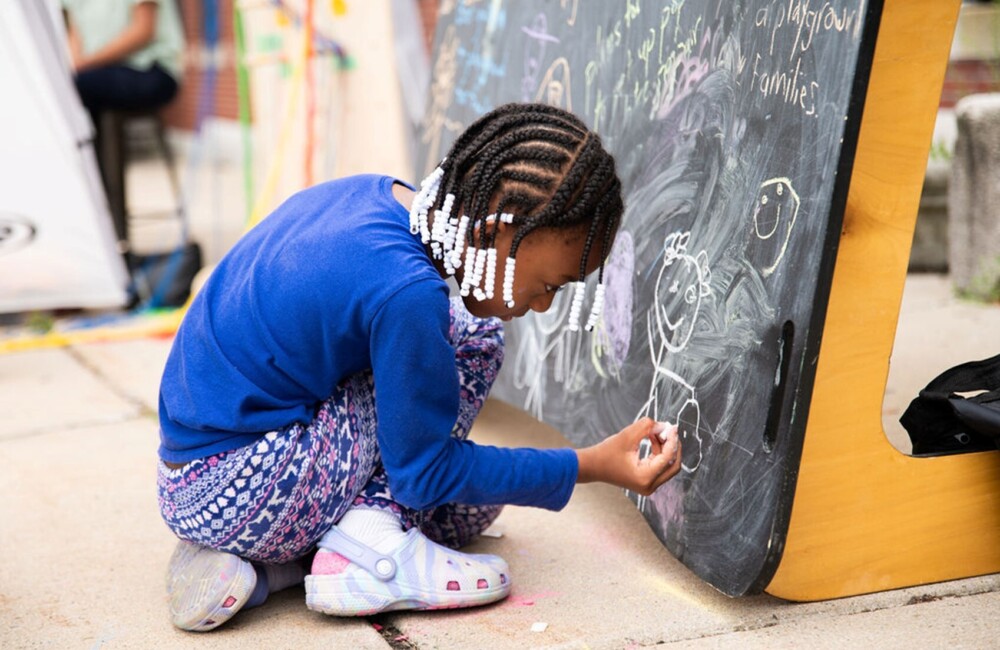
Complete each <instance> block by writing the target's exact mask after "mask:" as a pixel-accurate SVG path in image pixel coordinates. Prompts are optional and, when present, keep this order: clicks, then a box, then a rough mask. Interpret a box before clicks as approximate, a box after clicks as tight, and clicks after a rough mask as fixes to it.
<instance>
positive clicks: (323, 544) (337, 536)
mask: <svg viewBox="0 0 1000 650" xmlns="http://www.w3.org/2000/svg"><path fill="white" fill-rule="evenodd" d="M317 545H318V546H319V547H320V548H322V549H326V550H327V551H333V552H335V553H340V554H341V555H343V556H344V557H346V558H347V559H348V560H350V561H351V562H353V563H355V564H357V565H358V566H360V567H361V568H363V569H364V570H366V571H368V573H370V574H372V575H373V576H375V577H376V578H378V579H379V580H381V581H383V582H388V581H389V580H392V579H393V578H394V577H396V561H395V560H393V559H392V558H391V557H389V556H388V555H382V554H381V553H378V552H376V551H375V550H374V549H372V548H369V547H367V546H365V545H364V544H362V543H361V542H359V541H358V540H356V539H354V538H353V537H351V536H350V535H347V534H345V533H343V532H342V531H341V530H340V529H339V528H337V527H336V526H332V527H331V528H330V530H328V531H327V532H326V534H325V535H323V538H322V539H321V540H319V543H318V544H317Z"/></svg>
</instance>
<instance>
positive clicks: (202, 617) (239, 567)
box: [167, 540, 257, 632]
mask: <svg viewBox="0 0 1000 650" xmlns="http://www.w3.org/2000/svg"><path fill="white" fill-rule="evenodd" d="M255 586H257V572H256V571H255V570H254V567H253V565H252V564H251V563H250V562H248V561H247V560H244V559H243V558H241V557H239V556H236V555H232V554H230V553H223V552H222V551H216V550H215V549H211V548H207V547H205V546H199V545H197V544H192V543H191V542H186V541H183V540H182V541H179V542H178V543H177V548H175V549H174V553H173V555H172V556H171V557H170V563H169V564H168V566H167V597H168V599H169V603H170V622H171V623H173V624H174V626H176V627H179V628H180V629H182V630H190V631H193V632H206V631H208V630H211V629H214V628H216V627H218V626H220V625H222V624H223V623H225V622H226V621H228V620H229V619H230V618H232V617H233V615H234V614H235V613H236V612H238V611H240V610H241V609H242V608H243V606H244V605H246V604H247V601H248V600H249V599H250V596H251V595H252V594H253V591H254V587H255Z"/></svg>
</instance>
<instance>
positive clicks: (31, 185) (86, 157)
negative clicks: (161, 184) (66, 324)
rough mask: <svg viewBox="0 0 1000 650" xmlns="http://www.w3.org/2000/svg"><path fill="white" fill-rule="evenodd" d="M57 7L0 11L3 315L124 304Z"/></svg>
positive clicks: (9, 1) (14, 2)
mask: <svg viewBox="0 0 1000 650" xmlns="http://www.w3.org/2000/svg"><path fill="white" fill-rule="evenodd" d="M65 43H66V38H65V32H64V28H63V24H62V16H61V12H60V9H59V6H58V1H57V0H3V2H0V88H2V89H3V91H2V92H3V99H2V101H0V313H6V312H21V311H31V310H35V309H52V308H64V307H85V308H93V307H117V306H121V305H123V304H124V303H125V300H126V286H127V284H128V273H127V271H126V269H125V265H124V263H123V261H122V258H121V256H120V255H119V254H118V253H117V247H116V245H115V237H114V230H113V227H112V225H111V218H110V216H109V213H108V207H107V201H106V199H105V197H104V193H103V191H102V189H101V183H100V178H99V172H98V169H97V163H96V159H95V156H94V148H93V143H92V139H93V138H92V134H93V128H92V126H91V124H90V119H89V117H88V116H87V113H86V111H85V110H84V108H83V106H82V105H81V104H80V100H79V98H78V97H77V95H76V90H75V88H74V87H73V82H72V75H71V72H70V65H69V60H68V55H67V50H66V46H65Z"/></svg>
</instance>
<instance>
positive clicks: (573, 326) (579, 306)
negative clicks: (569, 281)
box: [566, 282, 587, 332]
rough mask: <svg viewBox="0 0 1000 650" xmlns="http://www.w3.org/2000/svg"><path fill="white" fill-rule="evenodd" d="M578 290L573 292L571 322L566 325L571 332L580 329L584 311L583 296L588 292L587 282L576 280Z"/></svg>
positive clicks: (570, 307)
mask: <svg viewBox="0 0 1000 650" xmlns="http://www.w3.org/2000/svg"><path fill="white" fill-rule="evenodd" d="M574 284H575V285H576V291H575V292H574V293H573V302H572V303H571V304H570V306H569V322H568V323H567V324H566V326H567V327H568V328H569V330H570V331H571V332H579V331H580V312H581V311H583V298H584V296H585V295H586V293H587V283H586V282H574Z"/></svg>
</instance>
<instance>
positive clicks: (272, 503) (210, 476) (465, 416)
mask: <svg viewBox="0 0 1000 650" xmlns="http://www.w3.org/2000/svg"><path fill="white" fill-rule="evenodd" d="M451 342H452V344H453V345H454V346H455V365H456V367H457V369H458V376H459V381H460V384H461V397H460V400H459V401H460V406H459V414H458V421H457V423H456V424H455V429H454V430H453V431H452V435H453V436H455V437H457V438H462V439H464V438H466V437H467V436H468V435H469V429H470V428H471V426H472V422H473V420H474V419H475V418H476V415H478V413H479V410H480V409H481V408H482V406H483V402H484V401H485V399H486V396H487V394H488V393H489V390H490V387H491V386H492V385H493V380H494V379H495V378H496V375H497V372H498V371H499V370H500V364H501V362H502V360H503V329H502V327H501V324H500V321H499V320H497V319H495V318H491V319H479V318H476V317H475V316H472V315H471V314H469V313H468V311H466V310H465V307H464V306H462V303H461V301H460V300H459V299H452V303H451ZM376 424H377V423H376V419H375V396H374V380H373V378H372V373H371V371H365V372H362V373H359V374H357V375H354V376H352V377H349V378H347V379H345V380H344V381H343V382H341V383H340V385H339V386H338V387H337V390H336V391H335V392H334V394H333V395H332V396H331V397H330V399H328V400H327V401H326V402H324V403H323V404H322V406H321V407H320V409H319V410H318V412H317V413H316V417H315V418H314V419H313V421H312V422H310V423H309V424H308V425H301V424H296V425H293V426H291V427H289V428H287V429H283V430H280V431H272V432H270V433H268V434H266V435H264V436H263V437H262V438H261V439H260V440H259V441H257V442H256V443H254V444H251V445H248V446H246V447H242V448H240V449H236V450H233V451H229V452H225V453H221V454H216V455H214V456H209V457H208V458H203V459H199V460H195V461H192V462H190V463H188V464H187V465H185V466H184V467H182V468H180V469H170V468H168V467H167V466H166V465H165V464H164V463H163V462H162V461H161V462H160V465H159V473H158V480H157V488H158V496H159V504H160V513H161V514H162V516H163V519H164V521H166V523H167V526H169V527H170V529H171V530H172V531H173V532H174V533H175V534H176V535H177V536H178V537H180V538H181V539H186V540H189V541H191V542H195V543H197V544H202V545H205V546H210V547H212V548H215V549H218V550H221V551H226V552H229V553H234V554H236V555H239V556H241V557H244V558H247V559H250V560H255V561H259V562H270V563H284V562H289V561H292V560H295V559H298V558H300V557H303V556H305V555H306V554H308V553H309V552H310V551H311V550H312V549H313V548H314V546H315V544H316V542H317V541H318V540H319V539H320V537H322V536H323V534H324V533H325V532H326V531H327V530H329V528H330V526H332V525H333V524H334V523H335V522H336V521H337V520H338V519H340V517H341V516H342V515H343V514H344V512H346V511H347V509H348V508H350V507H351V506H360V507H370V508H380V509H385V510H390V511H392V512H394V513H396V514H397V515H399V517H400V519H401V520H402V522H403V526H404V527H405V528H407V529H409V528H411V527H413V526H420V529H421V530H422V531H423V532H424V534H426V535H427V536H428V537H430V538H431V539H433V540H435V541H437V542H440V543H442V544H445V545H447V546H451V547H452V548H458V547H460V546H462V545H464V544H466V543H467V542H469V541H470V540H471V539H472V538H473V537H475V536H476V535H478V534H479V533H480V532H482V531H483V530H484V529H485V528H486V527H487V526H489V525H490V523H492V521H493V520H494V519H496V517H497V515H499V514H500V510H501V508H502V506H478V507H477V506H464V505H460V504H454V505H451V504H449V505H445V506H441V507H438V508H435V509H434V510H431V511H428V512H418V511H413V510H410V509H408V508H406V507H404V506H402V505H400V504H399V503H396V502H395V501H393V499H392V495H391V494H390V492H389V486H388V483H387V481H386V475H385V471H384V469H383V468H382V464H381V460H380V454H379V448H378V443H377V441H376V437H375V431H376Z"/></svg>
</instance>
